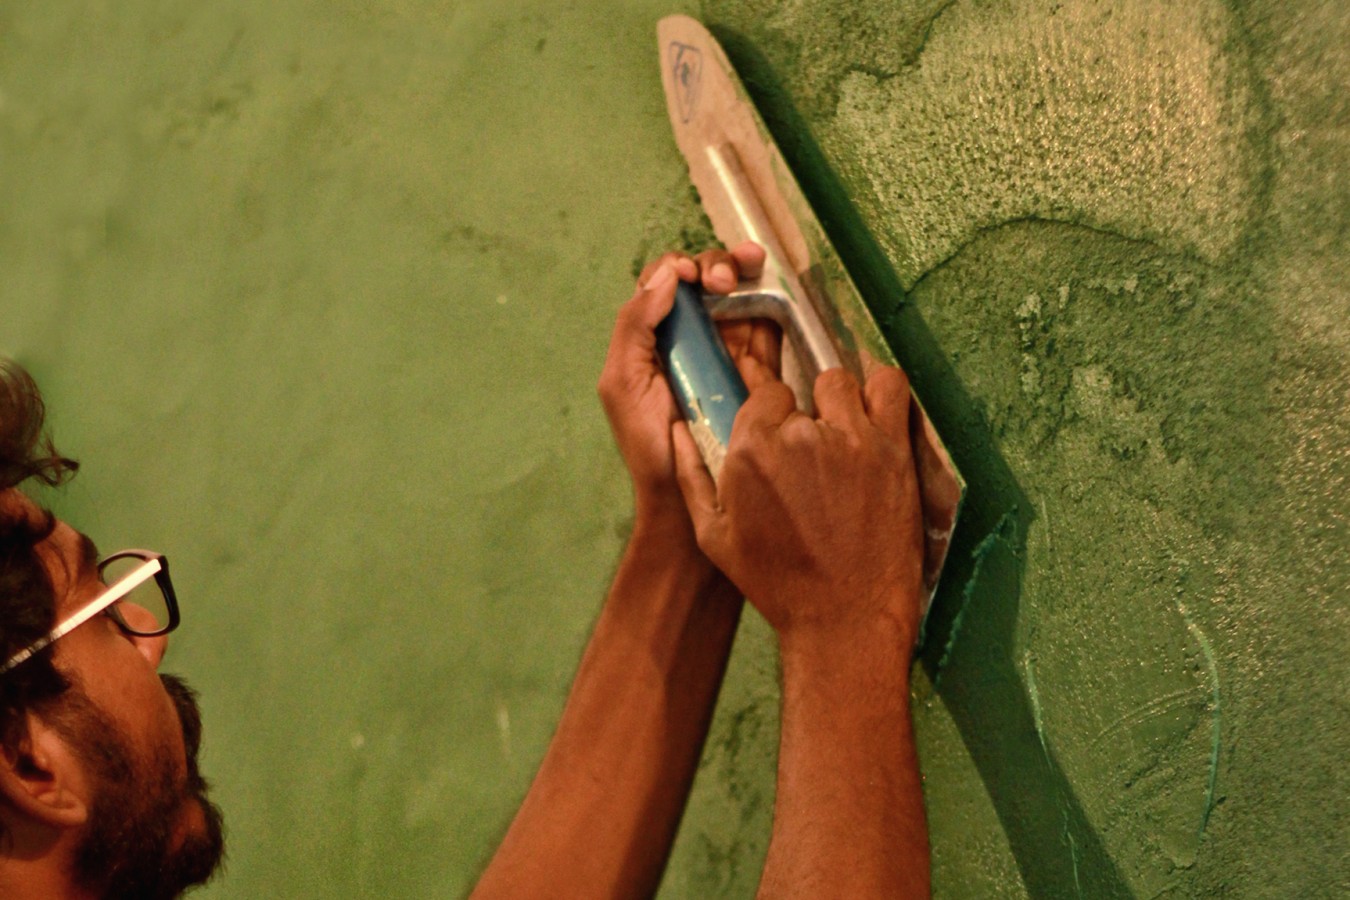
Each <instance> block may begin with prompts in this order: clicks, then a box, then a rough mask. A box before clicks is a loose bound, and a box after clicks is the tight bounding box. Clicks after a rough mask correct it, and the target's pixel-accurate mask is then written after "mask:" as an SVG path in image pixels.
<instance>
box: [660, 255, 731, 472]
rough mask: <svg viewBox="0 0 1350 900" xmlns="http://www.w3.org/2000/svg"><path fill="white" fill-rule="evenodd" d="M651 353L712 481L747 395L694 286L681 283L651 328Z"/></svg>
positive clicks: (718, 470) (718, 468) (720, 468)
mask: <svg viewBox="0 0 1350 900" xmlns="http://www.w3.org/2000/svg"><path fill="white" fill-rule="evenodd" d="M656 350H657V353H658V354H659V355H660V357H661V362H662V364H663V365H664V366H665V368H666V375H667V380H668V381H669V382H670V388H671V390H672V391H674V393H675V399H676V400H677V401H679V404H680V408H681V410H682V411H683V412H684V417H685V419H686V420H687V421H688V422H689V430H690V431H691V432H692V433H693V435H694V440H695V442H697V443H698V449H699V452H700V453H702V454H703V461H704V462H705V463H707V465H708V469H709V471H711V472H712V475H713V477H714V478H716V477H717V476H718V474H719V473H720V472H721V470H722V460H723V459H725V457H726V452H727V443H728V442H729V441H730V440H731V423H732V422H733V421H734V420H735V418H736V411H737V410H738V409H740V408H741V404H742V403H744V402H745V398H746V397H747V396H748V392H747V391H746V389H745V382H744V381H742V380H741V374H740V372H738V371H736V364H735V363H733V362H732V361H731V356H730V354H728V353H727V348H726V345H725V344H723V343H722V335H721V334H719V333H718V331H717V326H716V325H714V324H713V320H712V317H711V316H709V315H708V310H707V308H706V307H705V306H704V305H703V299H702V297H701V296H700V295H699V292H698V288H696V287H694V285H692V284H689V283H688V282H685V281H681V282H680V283H679V284H678V285H677V286H676V288H675V306H674V308H673V309H671V311H670V315H668V316H666V317H665V318H664V319H662V320H661V323H660V324H659V325H657V326H656Z"/></svg>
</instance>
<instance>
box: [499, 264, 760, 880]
mask: <svg viewBox="0 0 1350 900" xmlns="http://www.w3.org/2000/svg"><path fill="white" fill-rule="evenodd" d="M761 261H762V253H761V252H760V251H759V249H758V248H757V247H750V248H738V249H737V251H736V254H735V255H733V254H728V253H726V252H724V251H715V252H710V253H708V254H702V255H700V257H699V259H698V260H697V261H695V260H691V259H689V258H688V257H684V256H681V255H678V254H668V255H667V256H666V257H663V258H662V260H660V261H658V263H657V264H653V266H649V267H648V269H647V271H645V272H644V273H643V277H642V279H641V280H640V282H639V289H638V291H637V293H636V294H635V295H634V296H633V299H632V300H630V301H629V302H628V303H627V304H625V305H624V307H623V309H622V310H621V311H620V313H619V317H618V321H617V323H616V324H615V329H614V337H613V340H612V342H611V344H610V351H609V357H608V358H607V360H606V363H605V371H604V373H603V374H602V376H601V379H600V396H601V399H602V400H603V401H604V404H605V410H606V413H607V414H608V416H609V419H610V423H611V425H612V427H613V429H614V433H615V438H616V440H617V442H618V444H619V449H620V451H621V452H622V454H623V456H624V459H625V462H626V463H627V464H628V468H629V470H630V472H631V474H632V477H633V489H634V498H635V503H636V518H635V522H634V529H633V535H632V538H631V539H630V541H629V544H628V548H627V550H626V551H625V553H624V557H623V560H622V562H621V563H620V565H619V570H618V572H617V574H616V575H615V578H614V583H613V585H612V586H611V588H610V591H609V594H608V596H607V597H606V600H605V605H604V608H603V609H602V611H601V613H600V617H599V619H598V621H597V622H596V626H595V631H594V632H593V634H592V636H591V639H590V643H589V644H588V645H587V648H586V651H585V654H584V655H583V657H582V660H581V664H580V667H579V668H578V671H577V675H576V679H575V680H574V682H573V685H572V690H571V693H570V694H569V696H568V699H567V704H566V706H565V708H564V710H563V715H562V719H561V721H560V723H559V725H558V730H557V732H556V733H555V735H554V737H553V740H552V742H551V743H550V744H549V748H548V751H547V753H546V755H545V757H544V761H543V763H542V764H541V766H540V768H539V772H538V774H537V775H536V776H535V780H534V783H533V784H532V785H531V787H530V790H529V792H528V794H527V795H526V797H525V801H524V803H523V804H522V805H521V808H520V811H519V813H517V815H516V818H515V820H514V821H513V822H512V824H511V827H510V829H509V830H508V831H507V834H506V837H505V838H504V839H503V841H502V843H501V846H500V847H499V848H498V850H497V853H496V855H495V856H494V857H493V859H492V862H491V863H490V864H489V866H488V869H487V871H486V872H485V873H484V874H483V876H482V879H481V880H480V881H479V883H478V886H477V888H476V889H475V891H474V894H473V896H474V897H476V898H498V897H502V898H513V900H514V898H532V897H548V898H552V897H583V896H584V897H597V898H605V897H613V898H627V897H650V896H651V895H652V894H654V893H655V891H656V888H657V885H658V883H659V881H660V877H661V873H662V870H663V869H664V867H665V864H666V860H667V858H668V856H669V854H670V847H671V844H672V842H673V841H674V838H675V832H676V829H677V827H678V825H679V821H680V816H681V815H682V813H683V810H684V806H685V801H686V798H687V796H688V793H689V787H690V783H691V782H692V780H693V777H694V772H695V770H696V768H697V765H698V758H699V754H700V751H701V748H702V746H703V741H704V738H705V737H706V735H707V730H708V723H709V721H710V719H711V717H712V710H713V706H714V704H715V701H716V698H717V692H718V689H719V687H720V685H721V681H722V676H723V673H724V672H725V669H726V663H727V657H728V654H729V651H730V648H731V642H732V639H733V637H734V635H735V631H736V624H737V622H738V621H739V618H740V611H741V606H742V601H741V594H740V592H739V591H737V590H736V589H735V588H734V587H733V586H732V585H731V583H730V582H729V581H728V580H727V579H726V578H725V577H723V576H722V575H721V574H720V573H718V571H717V570H716V569H715V568H714V567H713V565H712V563H711V562H709V560H708V558H707V557H706V556H705V555H704V554H703V552H702V551H701V550H700V549H699V548H698V545H697V543H696V541H695V537H694V530H693V524H692V522H691V521H690V519H689V513H688V510H687V508H686V506H685V504H684V501H683V499H682V498H681V496H680V491H679V487H678V484H677V483H676V478H675V462H674V450H673V447H672V446H671V443H670V440H671V438H670V426H671V423H672V422H673V421H674V420H675V418H676V415H677V411H676V407H675V403H674V399H673V398H672V397H671V394H670V390H669V388H668V386H667V385H666V382H665V379H664V377H663V376H662V375H661V372H660V368H659V363H658V361H657V359H656V340H655V336H654V333H653V329H654V328H655V326H656V324H657V323H658V322H659V321H660V320H661V319H662V318H663V317H664V316H665V314H666V313H667V312H668V311H669V310H670V307H671V305H672V303H673V302H674V293H675V277H674V276H675V275H676V274H677V273H678V274H679V275H680V276H681V277H685V278H686V279H688V280H695V279H700V278H701V279H702V281H703V282H704V284H705V286H707V287H709V288H710V289H712V290H720V291H726V290H729V289H730V288H731V286H733V285H734V284H735V282H736V279H737V275H738V269H746V268H748V269H751V270H753V269H754V268H755V267H756V266H757V265H758V264H759V263H760V262H761ZM722 265H725V266H726V267H727V268H725V269H723V268H721V266H722ZM714 266H717V268H716V269H714ZM662 270H666V271H664V274H662ZM732 337H733V346H732V349H733V354H734V355H736V356H737V357H738V359H742V358H743V359H744V361H745V362H746V363H747V364H748V363H749V358H748V354H750V353H751V352H753V351H754V350H755V349H762V348H763V346H764V345H763V344H762V342H760V343H758V345H757V347H755V348H752V346H751V345H752V344H755V343H756V340H755V339H753V337H752V332H751V331H750V330H747V329H741V331H740V333H739V334H738V335H733V336H732ZM737 338H739V339H737ZM752 375H753V373H752Z"/></svg>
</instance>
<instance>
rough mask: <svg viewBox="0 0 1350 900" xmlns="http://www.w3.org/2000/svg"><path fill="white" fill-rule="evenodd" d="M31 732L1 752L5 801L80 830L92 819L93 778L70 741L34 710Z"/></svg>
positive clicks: (0, 791) (1, 798)
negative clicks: (89, 777) (90, 796)
mask: <svg viewBox="0 0 1350 900" xmlns="http://www.w3.org/2000/svg"><path fill="white" fill-rule="evenodd" d="M23 727H25V728H26V731H27V733H26V734H25V735H24V736H23V737H22V738H20V739H19V741H18V742H17V743H16V744H15V746H14V747H12V748H9V747H7V748H5V749H4V750H3V752H0V803H3V804H4V805H6V806H9V807H10V808H11V809H12V810H14V811H16V812H17V813H19V814H20V815H23V816H27V817H29V818H31V819H34V820H36V821H37V822H40V823H42V824H45V825H48V826H51V827H55V828H78V827H80V826H81V825H83V824H84V823H85V822H86V821H88V819H89V800H90V798H89V795H88V779H87V778H86V777H85V769H84V764H83V763H82V762H81V761H80V759H79V757H78V756H76V754H75V753H73V752H72V750H71V747H70V745H69V744H68V743H67V742H66V740H65V739H64V738H63V737H61V735H59V734H58V733H57V732H56V731H55V730H54V729H53V728H51V727H50V726H49V725H47V723H45V722H44V721H42V718H41V717H40V716H38V715H36V714H34V713H28V714H27V717H26V721H25V724H24V726H23Z"/></svg>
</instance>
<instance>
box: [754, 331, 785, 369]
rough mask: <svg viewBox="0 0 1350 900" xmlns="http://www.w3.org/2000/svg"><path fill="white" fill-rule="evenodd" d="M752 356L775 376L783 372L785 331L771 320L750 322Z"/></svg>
mask: <svg viewBox="0 0 1350 900" xmlns="http://www.w3.org/2000/svg"><path fill="white" fill-rule="evenodd" d="M749 351H750V355H751V356H753V357H754V358H755V359H757V360H759V361H760V362H761V363H763V364H764V367H765V368H766V369H768V370H769V371H770V372H772V373H773V374H774V375H775V376H777V375H779V374H780V373H781V372H782V371H783V329H782V328H780V327H779V325H778V323H777V322H774V321H773V320H771V319H751V320H750V344H749Z"/></svg>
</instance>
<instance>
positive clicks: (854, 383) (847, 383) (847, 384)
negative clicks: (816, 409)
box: [816, 368, 858, 394]
mask: <svg viewBox="0 0 1350 900" xmlns="http://www.w3.org/2000/svg"><path fill="white" fill-rule="evenodd" d="M816 384H817V386H818V387H819V388H820V389H821V390H823V391H827V392H829V393H831V394H844V393H848V392H850V391H853V392H856V391H857V390H858V379H856V378H854V377H853V373H852V372H850V371H849V370H848V369H844V368H837V369H826V370H825V371H824V372H821V373H820V377H819V378H818V379H817V380H816Z"/></svg>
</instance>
